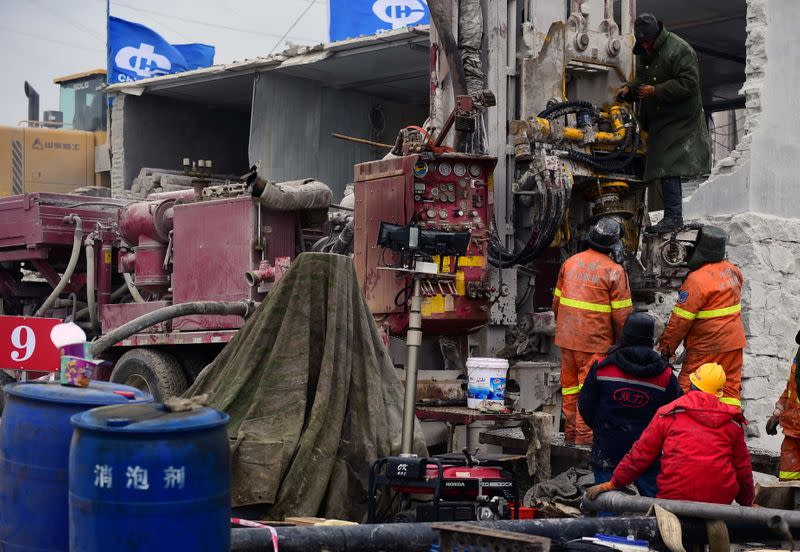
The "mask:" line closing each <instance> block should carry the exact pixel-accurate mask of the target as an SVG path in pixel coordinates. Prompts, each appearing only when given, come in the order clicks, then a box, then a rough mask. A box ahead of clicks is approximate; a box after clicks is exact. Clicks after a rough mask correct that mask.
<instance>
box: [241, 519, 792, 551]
mask: <svg viewBox="0 0 800 552" xmlns="http://www.w3.org/2000/svg"><path fill="white" fill-rule="evenodd" d="M467 525H474V526H477V527H481V528H484V529H496V530H500V531H512V532H516V533H525V534H528V535H539V536H542V537H548V538H550V539H553V540H554V541H559V542H567V541H570V540H574V539H580V538H581V537H587V536H589V537H591V536H594V535H595V534H597V533H603V534H607V535H616V536H623V537H627V536H628V535H632V536H633V537H634V538H636V539H643V540H647V541H649V542H650V543H651V544H660V543H661V538H660V537H659V533H658V523H657V522H656V519H655V518H654V517H647V518H646V517H633V518H612V517H597V518H574V519H543V520H533V521H526V520H523V521H483V522H469V523H467ZM681 527H682V529H683V537H684V541H685V542H691V543H695V544H703V543H706V542H707V535H706V529H705V524H704V523H703V522H700V521H697V520H681ZM275 531H276V532H277V534H278V542H279V544H280V550H281V552H301V551H306V550H323V549H324V550H329V551H331V552H345V551H356V550H357V551H359V552H378V551H384V552H401V551H404V552H428V550H430V547H431V544H434V543H437V542H439V533H438V532H437V531H436V530H435V529H433V527H432V524H431V523H385V524H377V525H351V526H344V527H333V526H329V527H324V526H319V527H277V528H276V529H275ZM728 531H729V532H730V539H731V542H740V543H741V542H762V543H770V542H772V543H777V542H781V537H780V536H779V535H776V533H775V532H773V531H772V530H770V529H769V528H768V527H767V526H766V525H763V524H760V525H759V524H752V523H741V524H735V525H733V524H732V525H729V526H728ZM272 550H273V548H272V539H271V538H270V533H269V531H267V530H265V529H233V530H232V531H231V552H270V551H272Z"/></svg>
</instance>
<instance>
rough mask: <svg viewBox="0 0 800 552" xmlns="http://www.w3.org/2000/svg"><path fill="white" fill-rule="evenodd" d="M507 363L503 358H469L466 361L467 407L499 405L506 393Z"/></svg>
mask: <svg viewBox="0 0 800 552" xmlns="http://www.w3.org/2000/svg"><path fill="white" fill-rule="evenodd" d="M507 374H508V361H507V360H506V359H504V358H470V359H468V360H467V377H468V378H469V383H468V385H467V406H468V407H469V408H480V406H481V404H484V405H486V406H489V405H501V406H502V404H503V399H505V393H506V375H507Z"/></svg>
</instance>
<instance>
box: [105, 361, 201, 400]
mask: <svg viewBox="0 0 800 552" xmlns="http://www.w3.org/2000/svg"><path fill="white" fill-rule="evenodd" d="M110 379H111V381H112V382H114V383H121V384H124V385H130V386H131V387H136V388H137V389H141V390H142V391H147V392H148V393H150V394H151V395H153V398H154V399H155V400H156V402H164V399H166V398H169V397H174V396H176V395H181V394H182V393H183V392H184V391H186V389H188V387H189V384H188V383H187V382H186V375H185V374H184V373H183V369H182V368H181V365H180V363H179V362H178V360H177V359H176V358H175V357H174V356H172V355H171V354H169V353H165V352H164V351H158V350H155V349H131V350H130V351H128V352H127V353H125V354H124V355H122V356H121V357H120V358H119V360H118V361H117V364H116V365H115V366H114V370H113V371H112V372H111V378H110Z"/></svg>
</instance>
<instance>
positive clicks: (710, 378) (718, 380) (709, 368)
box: [689, 362, 725, 397]
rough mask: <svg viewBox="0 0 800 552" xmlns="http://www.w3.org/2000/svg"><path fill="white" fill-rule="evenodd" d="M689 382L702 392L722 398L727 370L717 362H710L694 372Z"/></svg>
mask: <svg viewBox="0 0 800 552" xmlns="http://www.w3.org/2000/svg"><path fill="white" fill-rule="evenodd" d="M689 381H691V382H692V385H694V386H695V387H697V388H698V389H699V390H700V391H704V392H705V393H711V394H712V395H716V396H717V397H721V396H722V388H723V387H725V370H724V369H723V368H722V366H721V365H719V364H717V363H716V362H708V363H706V364H703V365H702V366H700V368H698V369H697V370H696V371H694V372H692V373H691V374H690V375H689Z"/></svg>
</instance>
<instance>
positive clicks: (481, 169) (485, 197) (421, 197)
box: [354, 152, 496, 334]
mask: <svg viewBox="0 0 800 552" xmlns="http://www.w3.org/2000/svg"><path fill="white" fill-rule="evenodd" d="M495 163H496V160H495V159H494V158H492V157H486V156H479V155H470V154H459V153H444V154H436V155H434V154H433V153H430V152H426V153H422V154H420V155H407V156H404V157H398V158H393V159H386V160H382V161H373V162H370V163H363V164H360V165H356V169H355V195H356V207H355V220H356V229H355V243H354V251H355V263H356V271H357V272H358V276H359V281H360V282H361V286H362V289H363V291H364V295H365V296H366V298H367V302H368V304H369V306H370V309H371V310H372V312H373V314H374V315H375V317H376V320H378V322H379V323H383V324H384V325H385V326H386V327H388V329H389V331H390V332H391V333H393V334H399V333H402V332H403V331H404V330H405V329H406V327H407V326H408V305H407V303H408V299H409V298H410V289H411V288H410V286H411V283H410V276H404V275H403V274H402V272H400V273H399V275H398V271H395V270H392V269H393V268H400V267H399V264H398V263H399V262H400V256H399V255H398V254H397V253H396V252H393V251H390V250H387V249H386V248H384V247H381V246H380V245H378V237H379V232H380V228H381V223H382V222H383V223H394V224H398V225H415V226H416V227H418V228H419V229H420V230H421V231H433V232H442V233H448V232H468V233H469V234H470V243H469V247H468V249H467V255H466V256H461V257H454V256H450V257H444V258H441V257H438V256H433V258H432V259H430V260H431V262H433V263H435V264H436V266H437V271H438V274H434V275H431V276H430V277H428V278H424V279H423V280H422V282H421V290H422V294H423V296H424V300H423V303H422V328H423V331H424V332H425V333H428V334H464V333H466V332H468V331H469V330H471V329H476V328H478V327H480V326H482V325H484V324H486V323H487V322H488V321H489V306H490V296H491V294H492V290H491V289H490V288H489V287H488V276H487V275H488V273H487V256H486V255H487V246H488V241H487V239H488V226H489V224H490V222H491V217H492V203H493V201H494V198H493V190H492V171H493V170H494V166H495Z"/></svg>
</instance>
